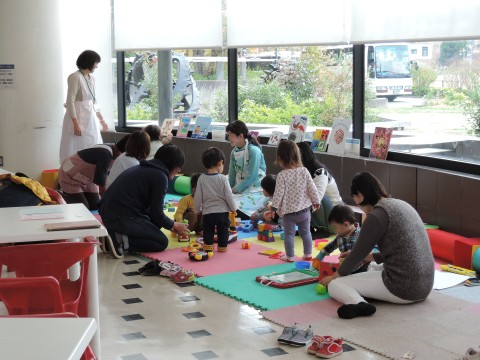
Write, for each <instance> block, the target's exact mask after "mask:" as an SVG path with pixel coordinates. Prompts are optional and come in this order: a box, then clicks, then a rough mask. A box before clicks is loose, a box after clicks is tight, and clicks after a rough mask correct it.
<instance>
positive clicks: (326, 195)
mask: <svg viewBox="0 0 480 360" xmlns="http://www.w3.org/2000/svg"><path fill="white" fill-rule="evenodd" d="M297 145H298V148H299V149H300V153H301V154H302V163H303V166H304V167H306V168H307V170H308V172H309V173H310V175H311V176H312V179H313V182H314V183H315V187H316V188H317V191H318V195H319V196H320V199H322V203H321V206H320V208H319V209H318V210H316V211H315V212H313V213H312V218H311V220H310V224H311V227H312V230H313V233H314V235H315V234H316V235H317V236H316V237H318V236H327V237H328V236H329V235H330V234H331V233H334V232H335V230H334V229H333V228H332V229H331V230H329V226H328V217H329V216H330V213H331V212H332V209H333V207H334V206H335V205H342V204H343V201H342V197H341V196H340V192H339V191H338V187H337V183H336V182H335V179H334V178H333V176H332V174H331V173H330V172H329V171H328V170H327V168H326V166H325V165H324V164H322V163H321V162H320V161H319V160H318V159H317V157H316V156H315V153H314V152H313V150H312V148H311V146H310V145H309V144H307V143H306V142H300V143H298V144H297ZM316 237H315V238H316Z"/></svg>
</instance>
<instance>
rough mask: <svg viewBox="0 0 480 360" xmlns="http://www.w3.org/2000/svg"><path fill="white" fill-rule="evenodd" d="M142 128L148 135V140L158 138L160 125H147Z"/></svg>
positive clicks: (156, 139)
mask: <svg viewBox="0 0 480 360" xmlns="http://www.w3.org/2000/svg"><path fill="white" fill-rule="evenodd" d="M143 130H144V131H145V132H146V133H147V134H148V135H149V136H150V141H158V140H160V126H158V125H148V126H146V127H145V129H143Z"/></svg>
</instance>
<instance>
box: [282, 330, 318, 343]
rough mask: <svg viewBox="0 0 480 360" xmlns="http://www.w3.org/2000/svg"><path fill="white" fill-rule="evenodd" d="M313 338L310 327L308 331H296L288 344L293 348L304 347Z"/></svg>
mask: <svg viewBox="0 0 480 360" xmlns="http://www.w3.org/2000/svg"><path fill="white" fill-rule="evenodd" d="M312 338H313V330H312V327H311V326H309V327H308V329H305V330H298V331H297V332H296V333H295V335H293V337H292V338H291V339H290V340H289V342H288V344H290V345H293V346H305V345H307V344H308V343H309V342H310V340H312Z"/></svg>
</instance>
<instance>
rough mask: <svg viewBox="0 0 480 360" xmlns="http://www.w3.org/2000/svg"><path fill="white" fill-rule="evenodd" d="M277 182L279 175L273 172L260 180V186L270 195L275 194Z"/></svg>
mask: <svg viewBox="0 0 480 360" xmlns="http://www.w3.org/2000/svg"><path fill="white" fill-rule="evenodd" d="M276 184H277V176H276V175H273V174H268V175H265V176H264V177H263V179H262V181H261V182H260V186H261V187H262V189H263V190H265V191H266V192H267V194H268V195H270V196H273V193H274V192H275V185H276Z"/></svg>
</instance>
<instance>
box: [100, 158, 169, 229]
mask: <svg viewBox="0 0 480 360" xmlns="http://www.w3.org/2000/svg"><path fill="white" fill-rule="evenodd" d="M169 174H170V172H169V170H168V168H167V167H166V166H165V164H164V163H163V162H162V161H160V160H157V159H153V160H148V161H145V160H144V161H141V162H140V165H138V166H133V167H131V168H129V169H127V170H125V171H124V172H123V173H121V174H120V175H119V176H118V177H117V178H116V179H115V181H114V182H113V183H112V184H111V185H110V186H109V187H108V189H107V191H106V192H105V194H104V195H103V197H102V200H101V201H100V211H101V213H102V215H105V216H109V217H110V216H120V217H132V218H135V217H148V218H149V219H150V221H151V222H153V223H154V224H155V225H157V226H158V227H159V228H166V229H169V230H170V229H172V228H173V220H172V219H170V218H169V217H168V216H166V215H165V213H164V212H163V203H164V199H165V194H166V192H167V187H168V178H169Z"/></svg>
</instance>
